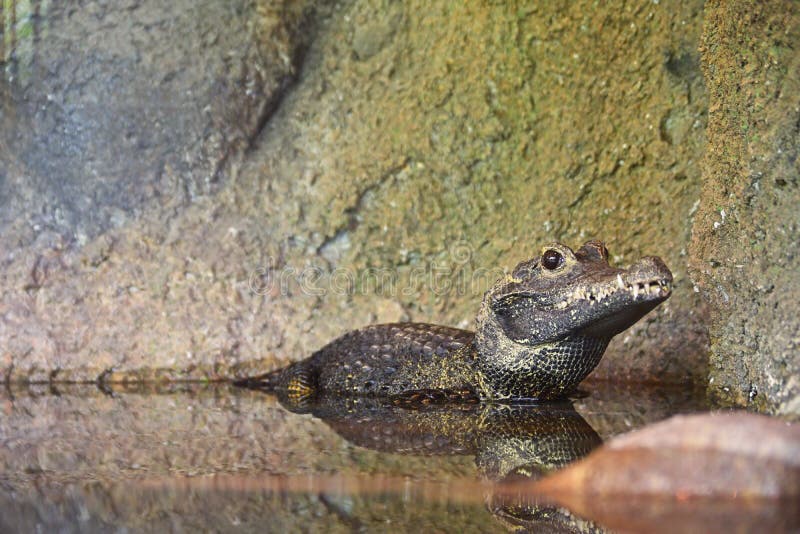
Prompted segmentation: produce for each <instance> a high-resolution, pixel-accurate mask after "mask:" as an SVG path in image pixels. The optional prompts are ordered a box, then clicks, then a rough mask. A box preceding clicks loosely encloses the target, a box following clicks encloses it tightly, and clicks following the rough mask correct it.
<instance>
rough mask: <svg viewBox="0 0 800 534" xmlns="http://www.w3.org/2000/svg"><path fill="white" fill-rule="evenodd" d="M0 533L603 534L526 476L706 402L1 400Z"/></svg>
mask: <svg viewBox="0 0 800 534" xmlns="http://www.w3.org/2000/svg"><path fill="white" fill-rule="evenodd" d="M0 400H1V402H2V404H0V406H2V418H0V438H1V441H0V465H2V475H0V530H2V531H23V532H32V531H48V532H50V531H60V532H72V531H75V532H78V531H80V532H87V531H115V530H121V531H125V530H127V531H158V532H162V531H170V530H171V531H176V530H177V531H180V530H185V531H189V530H202V531H208V530H210V531H230V530H240V531H241V530H244V531H251V530H252V531H261V532H263V531H272V532H308V531H322V530H324V531H334V532H335V531H353V530H356V531H369V532H372V531H392V532H396V531H401V532H402V531H425V532H428V531H440V532H487V531H497V530H500V531H503V530H505V529H506V528H517V527H520V528H527V529H540V528H544V527H545V526H546V528H547V529H549V530H554V531H576V530H577V531H585V530H587V529H588V530H592V529H595V528H599V527H597V526H596V525H594V524H593V523H591V522H590V521H587V520H584V519H581V518H578V517H575V516H573V515H572V514H570V513H569V512H567V511H565V510H561V509H558V508H556V507H553V506H551V505H549V504H547V503H542V502H539V501H537V499H536V498H535V497H534V496H533V495H531V494H529V493H528V492H527V491H526V488H525V483H526V482H528V481H530V480H535V479H536V478H538V477H539V476H541V474H542V473H546V472H548V471H550V470H552V469H557V468H558V467H561V466H563V465H565V464H567V463H568V462H570V461H572V460H574V459H577V458H580V457H582V456H583V455H585V454H587V453H588V452H589V451H590V450H592V449H593V448H594V447H596V446H598V445H600V444H601V443H602V441H603V440H605V439H607V438H609V437H610V436H613V435H615V434H618V433H621V432H625V431H628V430H631V429H633V428H636V427H639V426H642V425H644V424H646V423H649V422H653V421H656V420H660V419H663V418H665V417H667V416H669V415H671V414H674V413H685V412H691V411H697V410H700V409H703V408H704V407H705V406H704V402H703V400H702V399H701V398H698V397H696V396H693V395H692V394H691V393H690V392H687V391H683V390H681V389H663V388H662V389H653V388H643V387H635V388H634V387H630V388H621V387H619V386H612V385H610V384H604V383H598V384H590V385H589V386H587V387H586V392H585V395H582V396H579V398H576V399H573V400H572V401H570V402H562V403H549V404H540V405H529V406H503V405H489V406H481V405H461V406H444V407H426V408H423V409H415V410H412V409H407V408H402V407H395V406H391V405H386V404H383V403H380V402H376V401H367V400H361V401H353V400H341V399H331V400H328V401H325V402H320V403H318V404H316V405H312V406H291V407H285V406H282V405H281V404H280V403H279V402H278V401H277V400H276V399H275V398H274V397H272V396H271V395H268V394H264V393H260V392H256V391H246V390H239V389H236V388H232V387H229V386H227V385H216V386H214V385H209V386H173V387H170V388H162V389H158V388H155V389H136V388H127V389H118V390H105V391H102V390H100V389H97V388H95V387H91V386H69V387H63V388H47V387H42V388H33V387H32V388H25V389H20V390H8V391H6V392H5V394H4V395H3V396H0Z"/></svg>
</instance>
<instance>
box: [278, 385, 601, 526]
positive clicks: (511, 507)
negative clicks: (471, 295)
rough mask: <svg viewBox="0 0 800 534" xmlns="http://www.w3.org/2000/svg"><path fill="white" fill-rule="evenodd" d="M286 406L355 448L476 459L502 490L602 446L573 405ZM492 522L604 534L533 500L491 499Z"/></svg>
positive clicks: (349, 401)
mask: <svg viewBox="0 0 800 534" xmlns="http://www.w3.org/2000/svg"><path fill="white" fill-rule="evenodd" d="M283 404H284V406H286V407H287V408H288V409H290V410H291V411H294V412H298V413H310V414H312V415H314V416H315V417H318V418H319V419H321V420H323V421H324V422H325V423H326V424H327V425H328V426H330V427H331V428H332V429H333V430H335V431H336V432H337V433H338V434H339V435H341V436H342V437H343V438H345V439H346V440H348V441H349V442H351V443H353V444H355V445H358V446H361V447H365V448H368V449H373V450H377V451H381V452H387V453H396V454H411V455H467V454H469V455H474V456H475V463H476V465H477V467H478V470H479V471H480V472H481V474H483V475H484V476H486V477H487V478H488V479H489V480H492V481H495V482H506V481H512V480H516V479H519V478H521V477H522V478H525V479H531V478H533V479H535V478H538V477H540V476H542V475H544V474H546V473H548V472H550V471H552V470H554V469H558V468H560V467H563V466H565V465H567V464H568V463H570V462H572V461H574V460H578V459H580V458H582V457H584V456H586V455H587V454H588V453H589V452H591V451H592V449H594V448H595V447H597V446H599V445H600V444H601V443H602V440H601V439H600V437H599V436H598V435H597V433H596V432H595V431H594V429H593V428H592V427H591V426H590V425H589V424H588V423H587V422H586V421H585V420H584V419H583V417H581V416H580V414H578V412H576V411H575V409H574V408H573V406H572V403H571V402H569V401H563V402H557V403H543V404H534V405H504V404H488V405H485V404H455V405H441V406H437V405H435V406H425V407H422V408H418V409H409V408H406V407H403V406H396V405H394V404H392V403H391V402H388V401H386V400H382V399H373V398H342V397H330V398H321V399H317V400H316V401H315V402H314V403H313V404H311V403H306V404H300V405H298V404H290V403H288V402H283ZM487 502H488V507H489V510H490V511H491V512H492V514H493V515H494V516H495V517H496V518H497V519H498V520H500V521H501V522H502V523H504V524H505V525H506V526H508V527H510V528H513V529H519V528H524V529H533V530H535V531H536V532H539V531H545V532H587V531H598V530H599V529H598V528H597V527H596V526H595V525H593V524H591V523H589V522H585V521H581V520H579V519H577V518H575V517H573V516H572V515H571V514H569V513H568V512H567V511H566V510H563V509H559V508H556V507H553V506H550V505H547V504H543V503H540V502H538V501H537V499H536V498H534V497H532V496H531V495H529V494H525V493H519V494H516V495H508V494H504V495H490V496H488V501H487Z"/></svg>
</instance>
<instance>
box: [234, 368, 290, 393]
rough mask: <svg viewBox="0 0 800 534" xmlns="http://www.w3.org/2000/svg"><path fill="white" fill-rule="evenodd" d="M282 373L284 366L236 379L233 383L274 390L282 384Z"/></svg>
mask: <svg viewBox="0 0 800 534" xmlns="http://www.w3.org/2000/svg"><path fill="white" fill-rule="evenodd" d="M281 374H283V368H281V369H275V370H274V371H269V372H266V373H264V374H261V375H256V376H248V377H245V378H240V379H238V380H234V381H233V385H234V386H238V387H241V388H249V389H260V390H262V391H274V390H275V388H276V387H277V386H278V385H279V384H280V378H281Z"/></svg>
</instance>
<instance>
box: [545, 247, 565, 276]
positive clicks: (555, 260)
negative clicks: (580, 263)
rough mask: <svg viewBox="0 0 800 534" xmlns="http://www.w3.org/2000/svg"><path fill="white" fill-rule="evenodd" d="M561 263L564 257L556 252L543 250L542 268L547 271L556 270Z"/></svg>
mask: <svg viewBox="0 0 800 534" xmlns="http://www.w3.org/2000/svg"><path fill="white" fill-rule="evenodd" d="M562 263H564V256H562V255H561V253H560V252H559V251H557V250H553V249H549V250H545V251H544V254H542V267H544V268H545V269H547V270H548V271H552V270H554V269H558V268H559V267H561V264H562Z"/></svg>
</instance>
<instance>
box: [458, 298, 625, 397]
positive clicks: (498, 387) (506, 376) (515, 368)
mask: <svg viewBox="0 0 800 534" xmlns="http://www.w3.org/2000/svg"><path fill="white" fill-rule="evenodd" d="M486 311H487V310H484V309H482V310H481V313H480V314H479V316H478V329H477V332H476V334H475V340H474V342H473V345H474V350H475V352H476V353H477V358H476V365H477V367H478V369H479V370H480V374H481V379H482V380H481V382H482V384H481V386H482V387H481V389H482V390H483V394H484V396H486V397H488V398H491V399H508V398H530V399H533V398H540V399H541V398H553V397H558V396H561V395H563V394H567V393H569V392H570V391H572V390H573V389H574V387H575V385H576V384H578V383H579V382H580V381H581V380H583V379H584V378H585V377H586V376H587V375H588V374H589V373H590V372H591V371H592V370H593V369H594V368H595V367H596V366H597V364H598V363H599V362H600V358H601V357H602V356H603V352H604V351H605V349H606V346H607V345H608V342H609V339H602V338H594V337H589V336H582V335H577V334H574V335H571V336H569V337H565V338H563V339H559V340H555V341H552V342H547V343H541V344H537V345H529V344H525V343H519V342H516V341H514V340H511V339H509V338H508V337H507V336H506V335H505V334H504V333H503V330H502V328H501V327H500V326H499V325H498V324H497V322H496V320H495V319H494V316H493V314H491V313H485V312H486Z"/></svg>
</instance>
